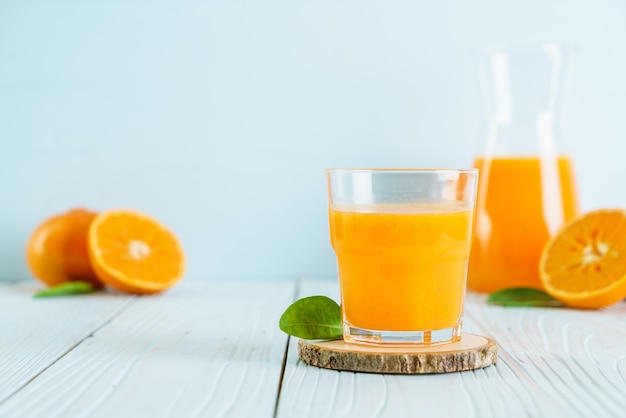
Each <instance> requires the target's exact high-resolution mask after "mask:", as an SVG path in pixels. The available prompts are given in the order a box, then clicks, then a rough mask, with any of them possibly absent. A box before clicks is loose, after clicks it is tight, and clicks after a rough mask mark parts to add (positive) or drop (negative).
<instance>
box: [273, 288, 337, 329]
mask: <svg viewBox="0 0 626 418" xmlns="http://www.w3.org/2000/svg"><path fill="white" fill-rule="evenodd" d="M278 326H279V327H280V329H281V330H282V331H283V332H285V333H287V334H289V335H293V336H294V337H299V338H304V339H305V340H338V339H341V338H343V331H342V325H341V310H340V309H339V305H337V302H335V301H334V300H332V299H330V298H327V297H326V296H310V297H307V298H303V299H299V300H297V301H295V302H294V303H292V304H291V306H289V307H288V308H287V310H286V311H285V312H284V313H283V315H282V316H281V317H280V321H279V323H278Z"/></svg>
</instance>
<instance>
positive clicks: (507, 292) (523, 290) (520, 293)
mask: <svg viewBox="0 0 626 418" xmlns="http://www.w3.org/2000/svg"><path fill="white" fill-rule="evenodd" d="M487 303H488V304H489V305H500V306H543V307H552V308H560V307H563V306H565V305H564V304H563V303H561V302H559V301H558V300H556V299H554V298H553V297H552V296H550V295H548V294H547V293H546V292H544V291H542V290H538V289H532V288H530V287H514V288H511V289H504V290H499V291H497V292H494V293H492V294H490V295H489V297H488V298H487Z"/></svg>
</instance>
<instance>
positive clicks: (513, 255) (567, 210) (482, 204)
mask: <svg viewBox="0 0 626 418" xmlns="http://www.w3.org/2000/svg"><path fill="white" fill-rule="evenodd" d="M474 167H476V168H478V169H479V170H480V182H479V185H478V199H477V203H476V216H475V224H474V236H473V242H472V255H471V257H470V265H469V271H468V279H467V280H468V282H467V285H468V288H470V289H473V290H476V291H481V292H493V291H496V290H500V289H504V288H509V287H517V286H527V287H536V288H541V287H542V285H541V279H540V277H539V271H538V265H539V258H540V256H541V252H542V250H543V247H544V246H545V244H546V243H547V242H548V240H549V238H550V237H551V236H552V235H553V234H554V233H556V231H557V229H558V228H559V227H560V226H562V224H563V223H565V222H566V221H568V220H570V219H572V218H573V217H574V216H576V215H577V214H578V198H577V194H576V185H575V181H574V170H573V165H572V161H571V159H570V158H568V157H565V156H559V157H554V158H543V159H540V158H535V157H528V158H492V159H486V158H483V157H478V158H476V160H475V161H474Z"/></svg>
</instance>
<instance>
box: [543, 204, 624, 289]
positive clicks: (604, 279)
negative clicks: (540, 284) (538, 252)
mask: <svg viewBox="0 0 626 418" xmlns="http://www.w3.org/2000/svg"><path fill="white" fill-rule="evenodd" d="M547 251H548V252H549V257H546V258H545V260H544V263H543V265H542V270H543V272H544V275H545V276H546V281H547V282H548V285H549V286H550V287H551V288H553V289H557V290H559V291H565V292H568V293H583V292H594V291H598V290H600V289H604V288H607V287H610V286H612V285H613V284H614V283H615V282H616V281H618V280H620V279H622V278H623V277H625V276H626V214H625V213H624V212H623V211H612V212H605V211H601V212H599V213H598V214H595V215H586V216H585V217H584V218H582V219H581V221H579V222H575V223H573V224H572V225H571V226H570V227H569V228H567V229H566V230H565V231H564V232H563V234H562V235H561V236H560V237H559V239H558V240H557V241H555V242H554V243H552V245H551V247H550V248H548V249H547Z"/></svg>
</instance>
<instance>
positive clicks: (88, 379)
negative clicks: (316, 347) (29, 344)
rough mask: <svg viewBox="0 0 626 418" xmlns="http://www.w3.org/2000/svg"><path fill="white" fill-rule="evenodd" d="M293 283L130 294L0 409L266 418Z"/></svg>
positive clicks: (186, 285)
mask: <svg viewBox="0 0 626 418" xmlns="http://www.w3.org/2000/svg"><path fill="white" fill-rule="evenodd" d="M293 296H294V283H293V282H282V283H268V282H263V283H258V282H257V283H254V282H234V283H227V282H201V281H195V282H183V283H181V285H179V286H178V287H176V288H174V289H172V290H170V291H169V292H167V293H165V294H162V295H156V296H152V297H141V298H137V299H136V300H135V301H134V302H133V304H132V305H131V306H130V307H129V308H128V309H127V310H126V311H124V312H123V314H121V315H119V316H118V317H116V318H115V320H113V321H111V322H110V323H109V324H108V325H107V326H106V327H103V328H102V329H100V330H99V331H98V332H96V333H94V335H93V337H92V338H89V339H88V340H87V341H85V342H84V343H83V344H81V345H79V346H78V347H76V349H74V350H72V352H71V353H69V354H68V355H66V356H65V357H63V358H62V359H61V360H60V361H58V362H57V363H55V364H54V365H53V366H51V367H50V368H49V369H47V370H46V371H45V373H43V374H42V375H41V376H39V377H38V378H37V379H35V380H34V381H33V382H32V383H31V384H29V385H28V386H27V387H26V388H24V389H23V390H21V391H20V392H19V393H18V394H16V395H15V396H13V397H12V398H10V399H9V400H8V401H7V402H6V403H5V404H4V405H2V406H0V416H22V415H27V416H29V417H46V418H47V417H72V416H90V417H111V416H116V417H118V416H120V417H124V416H128V417H138V416H146V417H169V416H172V417H219V416H244V417H246V416H259V417H263V416H265V417H271V416H272V415H273V413H274V406H275V402H276V397H277V393H278V384H279V381H280V375H281V370H282V363H283V358H284V354H285V347H286V343H287V337H286V336H285V335H284V334H282V333H281V332H280V330H279V329H278V325H277V324H278V319H279V317H280V314H281V313H282V311H283V309H284V308H285V307H286V306H288V305H289V304H290V303H291V302H292V300H293Z"/></svg>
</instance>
